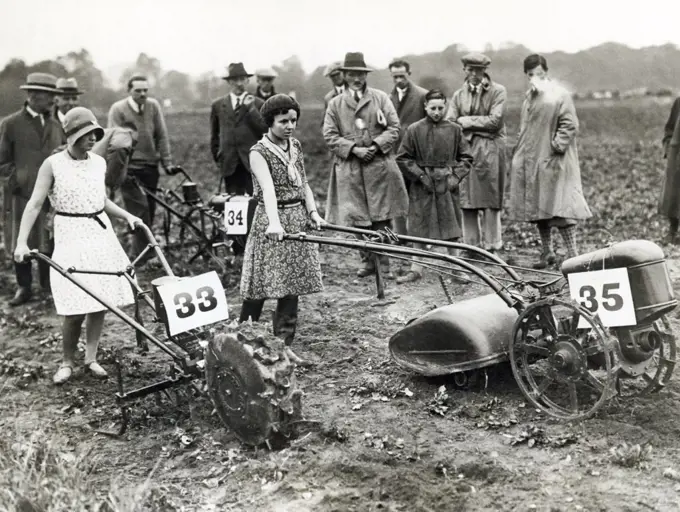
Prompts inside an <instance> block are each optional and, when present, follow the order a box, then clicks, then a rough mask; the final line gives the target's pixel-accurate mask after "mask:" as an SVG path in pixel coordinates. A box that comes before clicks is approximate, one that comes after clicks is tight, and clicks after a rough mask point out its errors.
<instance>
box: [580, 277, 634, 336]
mask: <svg viewBox="0 0 680 512" xmlns="http://www.w3.org/2000/svg"><path fill="white" fill-rule="evenodd" d="M568 279H569V292H570V295H571V298H572V299H573V300H575V301H576V302H578V303H579V304H581V305H582V306H583V307H584V308H585V309H587V310H588V311H590V313H591V314H592V315H598V316H599V317H600V320H602V323H603V324H604V326H605V327H623V326H627V325H635V324H636V323H637V322H636V320H635V304H634V303H633V296H632V294H631V291H630V280H629V279H628V269H626V268H612V269H608V270H594V271H592V272H578V273H574V274H569V276H568ZM587 326H588V324H587V323H586V321H585V320H584V319H583V318H581V320H580V321H579V328H582V327H587Z"/></svg>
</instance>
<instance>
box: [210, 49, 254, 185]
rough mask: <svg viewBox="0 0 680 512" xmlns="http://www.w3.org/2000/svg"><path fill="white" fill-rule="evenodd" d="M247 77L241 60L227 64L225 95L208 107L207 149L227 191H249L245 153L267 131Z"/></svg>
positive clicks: (247, 157)
mask: <svg viewBox="0 0 680 512" xmlns="http://www.w3.org/2000/svg"><path fill="white" fill-rule="evenodd" d="M251 76H252V75H251V74H249V73H247V72H246V70H245V68H244V67H243V64H242V63H241V62H236V63H232V64H229V66H228V68H227V75H226V76H224V77H222V78H223V79H224V80H226V81H227V84H228V85H229V94H227V95H226V96H223V97H222V98H218V99H216V100H215V101H214V102H213V103H212V105H211V109H210V151H211V152H212V156H213V159H214V160H215V163H216V164H217V166H218V167H219V168H220V171H221V172H222V179H223V180H224V184H225V190H226V192H228V193H229V194H236V195H243V194H245V193H248V194H250V195H252V194H253V179H252V176H251V174H250V160H249V156H248V154H249V152H250V148H251V147H252V146H253V145H254V144H255V143H256V142H257V141H258V140H260V139H261V138H262V135H264V134H265V133H266V132H267V125H266V124H265V122H264V120H263V119H262V116H261V115H260V107H262V105H263V104H264V101H262V99H260V98H257V97H255V96H253V95H252V94H248V92H247V91H246V85H248V80H249V78H250V77H251Z"/></svg>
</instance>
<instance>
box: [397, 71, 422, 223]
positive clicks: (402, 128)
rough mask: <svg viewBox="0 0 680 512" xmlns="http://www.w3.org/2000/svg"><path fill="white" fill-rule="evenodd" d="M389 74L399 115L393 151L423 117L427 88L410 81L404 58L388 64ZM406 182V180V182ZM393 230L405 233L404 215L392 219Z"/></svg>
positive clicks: (409, 73)
mask: <svg viewBox="0 0 680 512" xmlns="http://www.w3.org/2000/svg"><path fill="white" fill-rule="evenodd" d="M389 70H390V74H391V75H392V80H393V81H394V89H392V92H391V93H390V99H391V100H392V103H393V104H394V108H395V109H396V110H397V115H398V116H399V139H397V142H396V143H395V144H394V151H395V153H396V152H397V151H399V145H400V144H401V139H402V138H403V137H404V133H406V129H407V128H408V127H409V126H411V125H412V124H413V123H415V122H416V121H420V120H421V119H423V118H424V117H425V95H426V94H427V90H426V89H423V88H422V87H418V86H417V85H416V84H414V83H413V82H411V80H410V79H409V77H410V76H411V65H410V64H409V63H408V62H406V61H405V60H394V61H392V62H391V63H390V65H389ZM406 184H408V182H406ZM394 231H395V232H396V233H397V234H399V235H406V234H408V233H407V229H406V217H398V218H395V219H394Z"/></svg>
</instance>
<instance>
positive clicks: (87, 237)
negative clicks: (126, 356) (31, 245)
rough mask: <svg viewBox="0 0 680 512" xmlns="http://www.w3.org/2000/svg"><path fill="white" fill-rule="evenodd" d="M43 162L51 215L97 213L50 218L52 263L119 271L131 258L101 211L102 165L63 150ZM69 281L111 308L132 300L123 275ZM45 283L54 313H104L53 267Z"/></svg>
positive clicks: (103, 193) (103, 195)
mask: <svg viewBox="0 0 680 512" xmlns="http://www.w3.org/2000/svg"><path fill="white" fill-rule="evenodd" d="M48 161H49V162H50V164H51V166H52V173H53V175H54V182H53V185H52V189H51V190H50V193H49V199H50V202H51V203H52V207H53V208H54V210H55V211H56V212H64V213H71V214H87V213H95V212H101V213H99V214H98V215H97V216H96V218H92V217H69V216H64V215H58V214H57V215H55V217H54V246H55V247H54V254H53V255H52V259H53V260H54V261H55V262H56V263H57V264H59V265H60V266H61V267H62V268H64V269H69V268H71V267H75V268H76V269H77V270H99V271H118V270H124V269H125V268H126V267H127V266H128V265H129V264H130V260H129V259H128V257H127V255H126V254H125V251H124V250H123V248H122V247H121V245H120V242H119V241H118V238H117V237H116V232H115V231H114V230H113V227H112V226H111V221H110V220H109V217H108V215H106V213H104V212H103V211H102V210H103V209H104V204H105V201H106V187H105V185H104V178H105V175H106V161H105V160H104V159H103V158H102V157H100V156H99V155H95V154H94V153H88V158H87V159H86V160H74V159H73V158H71V157H70V156H69V154H68V153H67V152H66V151H62V152H60V153H57V154H55V155H52V156H50V157H49V158H48ZM97 219H98V220H97ZM74 277H75V279H77V280H79V281H80V282H81V283H83V284H84V285H85V286H86V287H87V288H88V289H90V290H92V291H93V292H94V293H96V294H97V295H98V296H100V297H101V298H103V299H104V300H107V301H109V302H111V303H113V304H114V305H116V306H125V305H127V304H132V303H133V302H134V295H133V293H132V287H131V286H130V283H128V281H127V280H126V279H125V278H124V277H117V276H106V275H94V274H74ZM50 280H51V283H52V297H53V298H54V305H55V307H56V309H57V314H59V315H81V314H86V313H94V312H97V311H102V310H105V309H106V308H105V307H104V306H102V305H101V304H100V303H99V302H97V301H96V300H95V299H93V298H92V297H91V296H90V295H88V294H87V293H85V292H84V291H83V290H81V289H80V288H78V287H77V286H76V285H75V284H73V283H71V282H70V281H68V280H67V279H66V278H64V277H63V276H62V275H61V274H59V273H58V272H57V271H55V270H54V269H50Z"/></svg>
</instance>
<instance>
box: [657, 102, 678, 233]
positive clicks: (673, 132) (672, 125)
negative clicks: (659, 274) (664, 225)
mask: <svg viewBox="0 0 680 512" xmlns="http://www.w3.org/2000/svg"><path fill="white" fill-rule="evenodd" d="M662 143H663V156H664V158H667V159H668V160H667V162H666V176H665V178H664V182H663V187H662V189H661V200H660V201H659V213H660V214H661V215H664V216H666V217H667V218H668V221H669V227H668V235H667V238H666V241H667V242H668V243H671V244H677V243H678V242H679V240H678V224H679V223H680V98H677V99H676V100H675V101H674V102H673V106H672V107H671V112H670V115H669V116H668V121H667V122H666V126H665V127H664V135H663V140H662Z"/></svg>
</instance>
